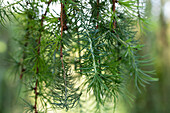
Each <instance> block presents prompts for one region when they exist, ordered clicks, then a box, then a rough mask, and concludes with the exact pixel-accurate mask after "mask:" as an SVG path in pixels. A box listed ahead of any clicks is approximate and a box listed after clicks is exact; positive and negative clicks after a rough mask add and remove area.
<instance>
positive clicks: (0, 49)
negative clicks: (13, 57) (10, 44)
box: [0, 41, 7, 53]
mask: <svg viewBox="0 0 170 113" xmlns="http://www.w3.org/2000/svg"><path fill="white" fill-rule="evenodd" d="M6 49H7V45H6V43H5V42H2V41H0V53H3V52H5V51H6Z"/></svg>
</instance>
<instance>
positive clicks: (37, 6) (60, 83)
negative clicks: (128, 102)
mask: <svg viewBox="0 0 170 113" xmlns="http://www.w3.org/2000/svg"><path fill="white" fill-rule="evenodd" d="M143 2H144V1H143ZM59 4H60V6H59ZM0 6H1V7H0V24H1V25H2V26H4V27H6V25H7V24H9V23H11V22H13V23H15V24H16V26H17V29H18V30H17V32H18V33H20V36H19V37H17V36H15V37H14V39H15V40H16V41H17V42H18V44H19V47H18V50H17V51H13V52H12V53H13V54H12V56H11V60H12V61H13V62H14V63H15V69H16V70H17V73H16V75H17V76H16V77H17V78H19V79H20V80H19V81H20V82H21V83H22V84H24V85H25V87H26V90H27V92H26V93H28V94H29V95H31V98H32V97H33V98H32V100H34V102H33V103H32V102H27V101H26V100H25V99H23V101H24V102H25V103H26V104H27V106H29V108H26V109H25V111H27V112H35V113H38V112H48V107H49V105H50V107H52V108H54V109H56V108H57V109H65V110H69V109H70V108H73V107H75V106H76V105H80V103H81V97H82V95H84V94H85V95H86V94H87V95H89V96H94V97H95V102H96V103H97V104H96V106H97V107H96V108H97V110H99V109H100V108H99V107H100V106H104V105H105V103H107V102H113V104H116V101H117V99H118V98H119V96H122V95H126V94H125V93H126V91H127V89H126V85H127V84H129V82H130V80H134V86H135V87H136V88H137V89H138V90H139V92H141V87H144V86H145V84H148V83H149V81H156V80H157V79H156V78H152V77H151V75H153V74H154V71H153V70H150V71H148V70H143V69H144V68H142V67H145V66H148V65H152V59H147V58H148V55H144V56H141V55H140V54H139V52H140V51H141V50H142V47H143V45H142V44H141V43H140V39H137V38H136V34H137V32H138V31H137V30H138V29H137V26H140V30H141V31H142V29H143V28H147V27H146V24H147V21H148V20H147V18H146V17H145V16H144V15H143V13H144V12H143V11H144V10H143V8H145V6H141V3H140V1H139V0H15V1H14V2H13V3H8V4H7V5H3V1H0ZM58 12H60V13H58ZM30 92H32V93H30Z"/></svg>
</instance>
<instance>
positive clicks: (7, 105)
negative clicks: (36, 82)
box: [0, 0, 170, 113]
mask: <svg viewBox="0 0 170 113" xmlns="http://www.w3.org/2000/svg"><path fill="white" fill-rule="evenodd" d="M143 1H145V0H143ZM146 2H147V5H146V7H147V8H146V15H148V16H149V17H150V26H149V27H148V31H146V34H145V35H144V34H142V33H141V34H140V35H139V38H142V43H145V45H146V47H145V49H144V50H145V51H144V52H147V53H148V52H149V53H151V54H152V57H153V58H154V66H153V67H149V68H154V69H155V70H156V73H157V75H156V77H158V78H159V81H158V82H152V83H151V84H148V85H146V87H145V88H144V89H142V91H143V92H142V93H139V92H138V91H137V90H135V89H134V88H132V87H131V86H130V85H129V90H130V93H131V94H132V95H134V96H135V98H134V100H133V101H131V103H127V102H126V101H125V100H123V99H120V100H119V102H118V105H117V108H116V113H170V46H169V45H170V0H146ZM8 32H9V31H6V29H4V28H3V27H2V26H0V113H20V112H22V109H21V108H22V106H21V102H20V98H19V97H18V95H19V89H20V87H18V86H19V85H18V83H17V82H15V80H17V79H15V76H14V74H15V71H11V70H10V68H11V66H12V65H13V64H12V62H10V52H11V51H13V50H15V47H16V46H17V43H15V42H14V41H12V40H11V39H10V37H11V36H9V34H10V33H8ZM13 34H14V35H15V32H14V33H13ZM18 51H19V50H18ZM74 111H76V110H74ZM57 113H60V111H59V112H57Z"/></svg>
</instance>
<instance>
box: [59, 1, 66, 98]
mask: <svg viewBox="0 0 170 113" xmlns="http://www.w3.org/2000/svg"><path fill="white" fill-rule="evenodd" d="M65 13H66V12H65V10H64V4H63V3H62V2H61V14H60V18H61V37H63V31H64V30H66V29H64V27H65V25H66V17H65V16H66V14H65ZM60 59H61V63H62V68H63V72H64V75H63V77H64V85H65V100H66V99H67V81H66V71H65V67H64V61H63V47H62V40H61V43H60Z"/></svg>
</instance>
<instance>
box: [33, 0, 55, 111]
mask: <svg viewBox="0 0 170 113" xmlns="http://www.w3.org/2000/svg"><path fill="white" fill-rule="evenodd" d="M51 2H52V0H50V1H49V2H48V5H47V8H46V11H45V13H44V14H43V15H42V18H41V29H40V36H39V38H38V50H37V53H38V56H39V55H40V44H41V32H42V27H43V21H44V19H45V16H46V15H47V11H48V8H49V6H50V3H51ZM38 73H39V67H38V66H37V70H36V74H37V75H38ZM37 87H38V79H37V78H36V83H35V88H34V91H35V105H34V109H35V113H38V111H37V97H38V92H37Z"/></svg>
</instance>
